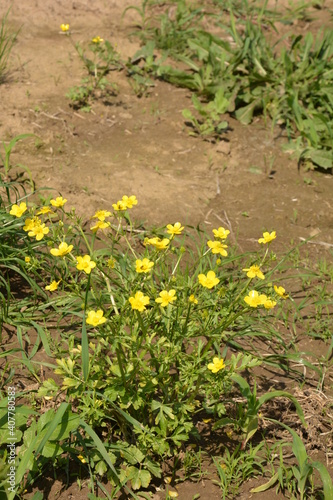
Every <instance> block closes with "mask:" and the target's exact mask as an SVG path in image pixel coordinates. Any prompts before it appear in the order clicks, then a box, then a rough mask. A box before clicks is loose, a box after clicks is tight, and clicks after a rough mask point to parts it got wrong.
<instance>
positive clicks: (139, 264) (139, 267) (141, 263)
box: [135, 259, 154, 273]
mask: <svg viewBox="0 0 333 500" xmlns="http://www.w3.org/2000/svg"><path fill="white" fill-rule="evenodd" d="M135 266H136V267H135V270H136V272H137V273H149V271H151V269H152V267H153V266H154V262H151V261H150V260H149V259H143V260H139V259H138V260H136V261H135Z"/></svg>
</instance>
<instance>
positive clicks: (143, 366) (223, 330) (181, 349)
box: [0, 192, 331, 498]
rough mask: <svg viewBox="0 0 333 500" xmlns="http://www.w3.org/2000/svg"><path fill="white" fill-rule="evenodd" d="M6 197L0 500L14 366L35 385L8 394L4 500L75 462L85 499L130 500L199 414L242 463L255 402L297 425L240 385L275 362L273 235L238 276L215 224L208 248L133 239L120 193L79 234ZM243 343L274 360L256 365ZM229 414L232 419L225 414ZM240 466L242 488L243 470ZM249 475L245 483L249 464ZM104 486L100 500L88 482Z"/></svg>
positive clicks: (132, 202)
mask: <svg viewBox="0 0 333 500" xmlns="http://www.w3.org/2000/svg"><path fill="white" fill-rule="evenodd" d="M8 201H9V200H8V199H7V200H6V192H3V194H2V203H1V205H0V213H1V228H2V229H1V242H2V244H1V247H0V248H1V271H2V277H1V282H0V298H1V316H0V321H1V324H2V325H5V326H6V328H9V329H10V331H11V332H15V333H16V338H17V342H15V343H13V342H10V343H9V344H6V348H5V350H4V351H3V352H2V353H1V357H2V358H5V359H6V360H7V363H6V365H5V370H4V373H3V377H2V386H1V401H0V423H1V427H0V441H1V444H2V445H3V446H2V452H1V453H2V454H1V457H0V458H1V461H2V464H3V468H2V470H3V472H2V476H1V477H2V483H1V484H2V488H3V489H6V490H7V491H8V488H7V487H8V484H7V483H8V479H6V474H7V472H8V468H9V463H8V462H9V455H8V453H9V452H8V449H7V448H6V445H5V443H6V439H7V437H8V432H13V431H11V428H10V426H8V422H7V420H6V415H7V413H6V412H7V403H8V396H6V392H5V391H6V389H7V393H8V394H9V392H8V391H9V389H8V387H9V388H12V387H13V386H14V382H15V378H14V375H15V369H16V368H18V367H19V366H21V367H22V366H23V367H24V369H25V370H27V372H28V373H30V377H32V378H33V379H34V381H35V383H37V388H36V389H35V390H31V389H30V390H29V389H26V390H25V389H23V390H21V389H20V390H19V389H17V393H16V396H17V399H18V401H20V403H19V404H17V406H16V434H15V437H16V440H17V449H18V453H17V469H16V483H15V487H14V488H13V490H10V492H9V498H14V496H15V492H16V493H17V494H18V495H21V494H22V492H23V491H24V489H25V488H27V487H29V486H31V485H32V484H33V483H34V481H35V480H36V478H38V476H39V475H40V474H41V473H42V471H43V470H45V468H46V466H47V464H49V463H52V465H53V467H54V469H55V470H56V469H57V468H60V469H61V468H63V467H67V468H68V467H69V466H70V464H72V463H74V462H76V463H77V464H81V467H82V469H83V470H84V471H85V473H86V474H88V476H89V477H90V487H91V490H92V492H94V491H95V488H96V487H99V488H100V489H101V490H102V491H103V492H104V494H105V495H106V496H107V497H108V498H114V497H115V496H116V495H117V492H119V491H120V490H123V489H125V491H127V495H129V496H132V497H133V498H138V497H137V494H136V493H134V491H135V490H137V491H140V490H141V489H142V488H143V489H145V488H147V487H148V486H149V484H150V483H151V481H152V479H153V478H155V479H154V480H158V479H159V478H161V475H162V467H161V465H162V463H163V462H164V461H166V460H168V459H170V458H171V457H175V456H177V454H178V453H179V450H180V449H181V447H182V446H184V445H185V444H186V442H187V441H188V440H189V439H190V437H191V439H193V438H194V439H196V438H199V434H198V430H197V428H196V426H195V425H194V422H195V419H196V418H198V417H200V416H205V415H209V416H210V417H211V418H213V419H214V420H215V424H214V425H215V427H221V426H222V427H223V426H225V425H228V426H232V427H233V428H234V430H235V433H236V435H237V436H238V439H239V444H240V446H241V449H242V451H244V450H246V448H247V446H248V442H249V441H251V440H252V438H253V436H254V435H255V434H256V433H257V432H258V429H259V412H262V408H263V405H264V404H265V403H267V402H268V401H270V400H272V399H273V398H275V397H286V398H289V399H290V400H291V401H292V402H293V404H294V405H295V408H296V411H297V413H298V415H299V417H300V419H301V421H302V422H303V423H304V418H303V412H302V409H301V407H300V405H299V403H298V402H297V400H296V399H295V398H294V397H293V396H292V395H291V394H289V393H287V392H285V391H272V392H268V393H266V394H263V395H261V396H260V397H257V394H256V386H255V384H254V386H253V388H251V386H250V384H249V383H248V382H247V380H246V379H245V378H244V376H245V373H246V372H251V371H252V369H253V368H254V367H257V366H258V365H260V364H262V363H268V364H270V365H271V366H275V367H279V366H286V364H287V362H288V354H287V346H286V344H285V342H284V340H283V338H282V336H281V335H280V334H279V333H278V332H277V331H276V330H275V329H274V326H273V322H272V320H273V317H274V312H273V311H274V309H275V308H278V307H280V306H279V304H280V305H281V306H282V305H283V304H285V303H287V302H288V300H289V299H288V294H287V293H286V291H285V289H284V288H283V287H282V286H281V285H280V284H279V283H276V284H274V281H273V280H274V278H273V274H272V270H271V269H270V268H271V266H272V264H273V263H274V265H275V269H277V268H278V265H276V262H275V261H276V256H275V255H274V253H272V252H271V251H270V246H271V244H273V242H274V239H275V238H276V233H275V232H274V231H272V232H265V233H264V234H263V236H262V237H261V238H259V240H258V247H262V251H259V252H258V253H257V254H251V255H248V256H247V259H246V262H247V264H244V262H245V261H244V256H242V255H237V254H236V253H235V252H234V251H232V250H230V248H228V244H227V239H228V234H229V230H227V229H225V228H223V227H219V228H216V229H214V230H213V231H212V236H213V238H212V239H208V241H207V238H206V236H205V235H204V233H202V232H201V233H199V235H200V234H201V239H199V240H198V237H197V236H195V235H194V234H193V232H191V231H190V228H188V229H187V230H185V228H184V227H183V226H182V225H181V224H180V223H179V222H176V223H174V224H168V225H167V226H166V227H163V228H160V229H156V230H154V231H153V230H144V229H141V230H136V229H135V228H134V225H133V223H132V221H131V217H130V212H131V210H132V209H133V208H134V207H135V206H136V205H137V203H138V202H137V199H136V197H135V196H134V195H131V196H123V197H122V199H120V200H119V201H117V202H116V203H114V204H113V205H112V209H111V207H110V209H109V208H101V209H100V210H98V211H97V212H96V213H95V214H93V215H92V217H91V218H90V220H89V221H88V222H86V223H84V222H83V220H82V219H81V218H80V217H78V216H77V215H76V212H75V209H74V208H71V209H70V210H66V206H67V204H68V201H67V200H66V199H65V198H63V197H62V196H58V197H55V198H52V199H50V198H47V199H44V203H42V205H41V204H37V205H36V204H35V203H32V202H28V199H27V198H25V199H19V200H17V202H16V203H14V204H12V203H10V202H9V203H8ZM243 266H246V267H243ZM33 332H34V338H35V339H36V340H35V341H34V342H32V333H33ZM258 338H259V339H265V341H266V342H270V343H271V345H273V344H275V345H276V349H278V350H279V351H280V352H281V354H279V355H272V356H266V355H265V356H262V355H261V353H260V350H259V349H258V347H256V345H255V342H256V339H258ZM244 341H245V342H244ZM27 345H28V346H29V347H28V348H27V347H26V346H27ZM41 347H43V350H44V352H45V355H46V356H47V357H48V359H47V361H43V363H42V365H43V366H45V367H48V368H49V369H51V370H52V371H53V373H54V375H53V376H52V377H49V378H47V379H46V380H43V379H42V378H41V376H40V373H39V366H40V362H38V361H37V360H35V359H34V357H35V355H36V353H37V351H38V350H39V349H40V348H41ZM291 359H293V360H295V359H296V356H295V355H292V356H291ZM21 387H23V388H24V387H25V386H24V385H23V386H21ZM10 390H13V389H10ZM237 395H241V402H240V403H239V402H237ZM235 397H236V400H234V398H235ZM22 398H24V399H22ZM230 403H232V404H233V406H234V407H236V408H237V411H236V413H235V412H233V413H232V415H231V414H229V411H230ZM235 415H236V416H235ZM251 449H252V448H251ZM255 455H256V454H255ZM244 460H246V464H247V469H246V472H245V476H246V477H248V476H249V475H250V469H251V467H252V465H253V464H254V462H253V461H252V459H250V458H246V459H245V458H244ZM258 460H259V459H258ZM65 464H67V465H65ZM217 464H218V462H217ZM251 464H252V465H251ZM255 464H257V465H255V466H254V465H253V467H252V469H253V473H259V472H260V471H261V470H262V467H261V465H260V464H261V461H260V460H259V461H255ZM322 467H324V466H322ZM248 469H249V470H248ZM324 469H325V468H322V469H321V470H322V471H324V472H322V477H323V480H324V488H326V490H327V488H330V487H331V483H329V482H328V481H327V478H326V476H327V474H326V473H325V471H326V469H325V470H324ZM310 472H311V470H310V469H309V473H308V476H307V477H311V474H310ZM295 474H296V473H295ZM325 474H326V475H325ZM243 476H244V474H243V475H242V477H243ZM295 477H296V476H295ZM106 478H107V479H108V480H109V481H110V483H111V484H112V485H113V486H112V488H113V489H112V494H110V493H107V492H106V490H105V487H104V486H103V483H102V479H106ZM243 479H244V477H243ZM221 481H224V482H225V481H227V480H226V479H223V477H222V476H221ZM228 481H229V480H228ZM305 483H306V482H305ZM305 483H304V484H305ZM221 484H222V483H221ZM302 484H303V483H302ZM326 490H325V491H326ZM327 491H328V490H327ZM92 498H93V497H92Z"/></svg>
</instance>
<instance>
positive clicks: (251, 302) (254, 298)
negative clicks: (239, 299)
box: [244, 290, 267, 307]
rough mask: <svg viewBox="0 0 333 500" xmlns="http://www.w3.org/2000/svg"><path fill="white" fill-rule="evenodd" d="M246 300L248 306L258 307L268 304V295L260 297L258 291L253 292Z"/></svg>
mask: <svg viewBox="0 0 333 500" xmlns="http://www.w3.org/2000/svg"><path fill="white" fill-rule="evenodd" d="M244 300H245V302H246V303H247V305H248V306H250V307H258V306H262V305H263V304H264V303H265V302H266V300H267V297H266V295H260V294H259V292H257V291H256V290H251V291H250V292H249V294H248V295H247V296H246V297H244Z"/></svg>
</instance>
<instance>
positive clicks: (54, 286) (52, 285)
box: [45, 280, 61, 292]
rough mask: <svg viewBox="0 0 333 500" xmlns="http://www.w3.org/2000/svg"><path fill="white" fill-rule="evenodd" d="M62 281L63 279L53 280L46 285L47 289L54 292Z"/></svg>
mask: <svg viewBox="0 0 333 500" xmlns="http://www.w3.org/2000/svg"><path fill="white" fill-rule="evenodd" d="M60 281H61V280H59V281H55V280H53V281H52V282H51V283H50V284H49V285H47V286H46V287H45V290H49V291H50V292H54V291H55V290H56V289H57V288H58V285H59V283H60Z"/></svg>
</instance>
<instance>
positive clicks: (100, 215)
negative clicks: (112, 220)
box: [92, 210, 111, 222]
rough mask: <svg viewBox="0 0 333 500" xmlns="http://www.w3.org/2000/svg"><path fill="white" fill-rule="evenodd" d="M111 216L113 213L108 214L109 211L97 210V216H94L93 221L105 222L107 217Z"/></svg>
mask: <svg viewBox="0 0 333 500" xmlns="http://www.w3.org/2000/svg"><path fill="white" fill-rule="evenodd" d="M110 215H111V212H108V211H107V210H97V212H95V215H93V216H92V219H98V220H100V221H102V222H104V221H105V219H106V217H110Z"/></svg>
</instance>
